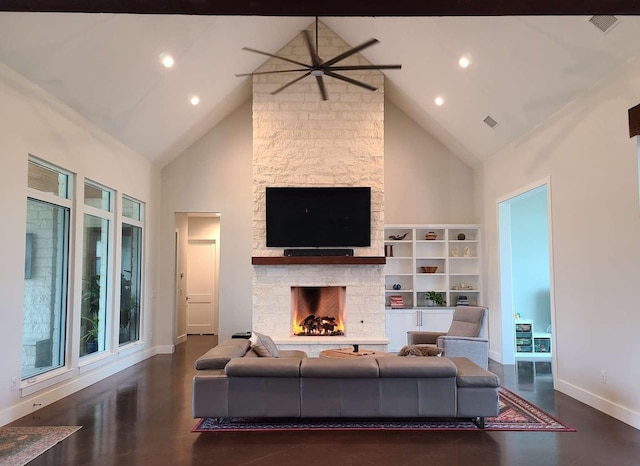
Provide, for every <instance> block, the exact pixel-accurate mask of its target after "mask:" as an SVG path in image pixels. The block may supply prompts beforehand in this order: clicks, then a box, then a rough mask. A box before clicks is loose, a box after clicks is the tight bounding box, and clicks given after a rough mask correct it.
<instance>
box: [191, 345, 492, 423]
mask: <svg viewBox="0 0 640 466" xmlns="http://www.w3.org/2000/svg"><path fill="white" fill-rule="evenodd" d="M230 341H231V342H232V343H228V342H223V344H222V345H219V346H218V347H216V348H224V349H223V350H220V349H219V350H217V351H218V355H217V356H216V355H215V354H211V352H210V353H208V354H207V355H204V356H203V357H202V358H200V359H199V363H196V366H197V367H198V366H200V367H199V370H198V373H197V374H196V375H195V376H194V379H193V416H194V417H195V418H203V417H208V418H227V417H251V418H256V417H258V418H260V417H281V418H285V417H286V418H292V417H302V418H344V417H350V418H419V417H441V418H453V417H459V418H471V419H474V420H475V421H476V423H477V424H478V425H479V426H480V427H484V418H485V417H488V416H497V414H498V386H499V379H498V377H497V376H496V375H495V374H492V373H491V372H488V371H486V370H484V369H482V368H481V367H479V366H477V365H476V364H474V363H472V362H471V361H469V360H468V359H466V358H445V357H380V358H376V357H361V358H353V359H337V358H336V359H328V358H305V357H304V356H303V355H304V353H303V352H295V353H294V354H289V355H288V356H289V357H282V356H287V354H286V353H285V355H282V354H281V357H279V358H273V357H255V356H253V355H251V354H250V353H251V348H250V343H249V342H248V341H247V340H244V341H245V342H247V344H246V345H245V344H242V343H239V342H234V340H230ZM243 347H246V348H245V349H241V348H243ZM229 348H236V350H229ZM214 349H215V348H214ZM222 352H224V353H225V356H220V353H222ZM234 352H235V354H237V355H236V356H229V355H230V353H234ZM214 353H215V351H214ZM241 353H243V354H241ZM205 356H206V357H205ZM227 356H229V357H227ZM256 356H257V355H256ZM225 359H226V361H224V360H225ZM220 366H222V367H220Z"/></svg>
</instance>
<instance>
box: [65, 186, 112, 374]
mask: <svg viewBox="0 0 640 466" xmlns="http://www.w3.org/2000/svg"><path fill="white" fill-rule="evenodd" d="M86 185H89V186H92V187H94V188H97V189H101V190H104V191H107V192H109V194H110V196H109V205H108V210H104V209H102V208H99V207H94V206H91V205H88V204H86V201H85V199H84V190H85V186H86ZM82 192H83V196H82V200H83V203H82V212H81V213H82V217H81V218H82V220H81V221H80V220H79V221H78V223H79V227H80V231H81V232H82V237H81V239H80V241H79V243H80V244H81V250H80V275H79V279H80V281H79V282H78V284H77V287H76V288H77V290H79V293H80V294H81V295H82V290H83V286H82V280H83V279H84V272H85V271H84V262H85V257H84V251H83V250H84V241H85V216H87V215H90V216H93V217H97V218H100V219H103V220H107V221H108V222H109V226H108V229H107V230H108V231H107V238H108V244H107V255H106V258H107V266H106V272H105V276H106V287H105V288H106V290H105V302H104V319H103V320H104V325H102V324H101V330H102V331H103V332H104V335H103V339H102V340H103V345H104V347H103V348H102V349H100V343H98V350H97V351H95V352H91V353H85V354H82V355H81V354H80V348H81V345H82V342H81V341H80V339H81V338H82V334H81V329H82V326H81V325H79V326H78V338H77V339H74V344H75V345H76V349H77V355H78V358H79V360H78V367H79V368H80V369H81V373H82V372H83V370H82V368H83V367H84V366H87V365H91V368H93V367H95V364H94V363H95V361H97V360H101V359H104V358H108V357H110V356H111V355H112V354H113V352H114V345H113V338H112V336H113V325H112V323H113V321H114V319H115V315H114V310H113V303H114V302H115V298H114V292H115V290H116V287H115V278H114V277H115V273H114V270H115V267H116V265H115V262H116V257H115V256H116V250H117V247H118V244H117V243H118V236H117V234H116V227H115V224H116V216H115V213H114V210H115V199H116V196H117V192H116V190H115V189H112V188H109V187H107V186H105V185H103V184H101V183H98V182H95V181H93V180H91V179H89V178H84V180H83V183H82ZM76 278H78V277H76ZM74 318H77V320H78V321H81V319H82V303H81V301H80V306H79V307H78V311H77V317H75V316H74ZM80 324H81V322H80ZM85 370H86V369H85Z"/></svg>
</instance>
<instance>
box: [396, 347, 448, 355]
mask: <svg viewBox="0 0 640 466" xmlns="http://www.w3.org/2000/svg"><path fill="white" fill-rule="evenodd" d="M443 353H444V350H443V349H442V348H438V347H436V346H431V345H407V346H404V347H402V348H401V349H400V351H398V356H441V355H442V354H443Z"/></svg>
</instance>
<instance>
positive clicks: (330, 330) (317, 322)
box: [297, 315, 343, 336]
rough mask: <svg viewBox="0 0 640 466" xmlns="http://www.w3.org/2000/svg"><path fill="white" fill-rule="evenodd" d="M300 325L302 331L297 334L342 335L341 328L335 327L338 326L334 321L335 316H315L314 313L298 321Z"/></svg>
mask: <svg viewBox="0 0 640 466" xmlns="http://www.w3.org/2000/svg"><path fill="white" fill-rule="evenodd" d="M300 327H302V332H300V333H298V334H297V335H323V336H324V335H326V336H336V335H343V332H342V330H339V329H337V328H336V327H338V323H337V322H336V318H335V317H329V316H323V317H316V316H314V315H309V316H308V317H306V318H305V319H304V320H303V321H302V322H300Z"/></svg>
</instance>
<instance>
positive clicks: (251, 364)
mask: <svg viewBox="0 0 640 466" xmlns="http://www.w3.org/2000/svg"><path fill="white" fill-rule="evenodd" d="M300 361H301V360H300V359H295V358H237V359H234V360H232V361H230V362H229V364H227V366H226V367H225V368H224V371H225V373H226V374H227V376H228V377H300Z"/></svg>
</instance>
